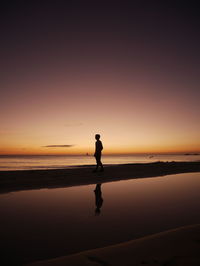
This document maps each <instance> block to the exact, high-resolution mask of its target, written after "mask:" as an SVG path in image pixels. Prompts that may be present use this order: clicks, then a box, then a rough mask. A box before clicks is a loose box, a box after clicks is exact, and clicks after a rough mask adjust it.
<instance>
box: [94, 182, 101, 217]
mask: <svg viewBox="0 0 200 266" xmlns="http://www.w3.org/2000/svg"><path fill="white" fill-rule="evenodd" d="M94 193H95V204H96V209H95V214H96V215H99V214H100V212H101V206H102V204H103V198H102V193H101V184H97V185H96V188H95V190H94Z"/></svg>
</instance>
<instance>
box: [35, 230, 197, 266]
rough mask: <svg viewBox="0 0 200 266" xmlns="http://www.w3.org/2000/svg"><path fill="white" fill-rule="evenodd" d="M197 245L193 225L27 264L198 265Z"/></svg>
mask: <svg viewBox="0 0 200 266" xmlns="http://www.w3.org/2000/svg"><path fill="white" fill-rule="evenodd" d="M199 248H200V225H192V226H186V227H180V228H176V229H174V230H170V231H165V232H162V233H159V234H154V235H151V236H147V237H143V238H140V239H136V240H132V241H128V242H125V243H122V244H118V245H113V246H109V247H105V248H99V249H94V250H90V251H84V252H81V253H78V254H75V255H70V256H65V257H61V258H57V259H52V260H46V261H41V262H35V263H32V264H30V265H32V266H39V265H44V266H47V265H49V266H51V265H52V266H54V265H58V266H61V265H70V266H89V265H91V266H97V265H105V266H106V265H110V266H111V265H113V266H114V265H115V266H128V265H135V266H139V265H151V266H152V265H155V266H161V265H162V266H164V265H165V266H168V265H169V266H170V265H175V266H184V265H187V266H188V265H190V266H197V265H200V252H199Z"/></svg>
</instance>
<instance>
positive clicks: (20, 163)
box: [0, 155, 200, 171]
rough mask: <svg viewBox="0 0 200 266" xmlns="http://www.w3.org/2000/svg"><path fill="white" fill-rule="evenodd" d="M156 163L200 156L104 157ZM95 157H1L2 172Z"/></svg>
mask: <svg viewBox="0 0 200 266" xmlns="http://www.w3.org/2000/svg"><path fill="white" fill-rule="evenodd" d="M156 161H200V155H151V156H150V155H112V156H111V155H104V156H103V157H102V162H103V163H104V164H125V163H147V162H156ZM93 164H95V159H94V157H93V156H86V155H85V156H69V155H55V156H52V155H48V156H45V155H35V156H30V155H29V156H21V155H20V156H10V155H9V156H0V171H7V170H32V169H57V168H67V167H72V166H81V165H93Z"/></svg>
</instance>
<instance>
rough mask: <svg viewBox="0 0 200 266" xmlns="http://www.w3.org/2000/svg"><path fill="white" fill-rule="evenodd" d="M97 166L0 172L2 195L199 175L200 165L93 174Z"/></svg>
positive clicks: (164, 164)
mask: <svg viewBox="0 0 200 266" xmlns="http://www.w3.org/2000/svg"><path fill="white" fill-rule="evenodd" d="M93 169H94V166H82V167H77V168H68V169H55V170H28V171H0V193H6V192H11V191H17V190H27V189H39V188H55V187H67V186H77V185H87V184H96V183H98V182H101V183H104V182H110V181H117V180H125V179H133V178H145V177H156V176H163V175H169V174H178V173H189V172H200V162H155V163H146V164H144V163H138V164H122V165H111V166H106V167H105V171H104V172H98V173H93V172H92V170H93Z"/></svg>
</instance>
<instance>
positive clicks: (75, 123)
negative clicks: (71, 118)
mask: <svg viewBox="0 0 200 266" xmlns="http://www.w3.org/2000/svg"><path fill="white" fill-rule="evenodd" d="M82 125H83V123H79V122H72V123H66V124H65V125H64V126H65V127H80V126H82Z"/></svg>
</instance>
